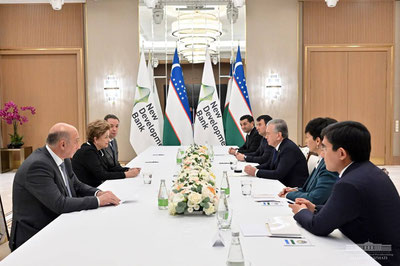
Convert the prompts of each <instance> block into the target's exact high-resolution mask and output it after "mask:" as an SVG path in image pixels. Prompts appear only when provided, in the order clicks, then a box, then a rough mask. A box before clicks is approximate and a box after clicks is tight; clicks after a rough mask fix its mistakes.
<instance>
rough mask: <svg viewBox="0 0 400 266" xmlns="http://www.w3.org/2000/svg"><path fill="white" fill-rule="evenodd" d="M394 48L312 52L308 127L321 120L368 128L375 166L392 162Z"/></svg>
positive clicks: (307, 66)
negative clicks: (349, 122)
mask: <svg viewBox="0 0 400 266" xmlns="http://www.w3.org/2000/svg"><path fill="white" fill-rule="evenodd" d="M392 53H393V51H392V47H390V46H388V47H331V48H328V47H308V48H307V49H306V57H305V69H306V72H305V79H304V100H303V102H304V103H305V104H304V112H303V114H304V116H303V126H305V125H306V124H307V122H308V121H309V120H310V119H312V118H315V117H318V116H330V117H333V118H335V119H337V120H339V121H343V120H354V121H359V122H361V123H363V124H364V125H365V126H366V127H367V128H368V129H369V131H370V133H371V137H372V139H371V144H372V153H371V159H372V161H373V162H374V163H376V164H379V165H382V164H384V163H386V164H390V163H391V162H392V149H391V147H392V143H393V142H392V141H393V139H392V138H393V137H392V134H391V132H392V121H393V116H392V114H393V103H392V99H391V91H392V82H391V80H392V72H393V62H392V59H391V58H392Z"/></svg>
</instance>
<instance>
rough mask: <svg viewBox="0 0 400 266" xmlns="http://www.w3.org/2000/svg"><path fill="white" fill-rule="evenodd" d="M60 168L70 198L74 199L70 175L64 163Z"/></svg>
mask: <svg viewBox="0 0 400 266" xmlns="http://www.w3.org/2000/svg"><path fill="white" fill-rule="evenodd" d="M60 168H61V171H62V172H63V174H64V182H65V187H66V188H67V191H68V196H70V197H72V194H71V189H70V188H69V182H68V175H67V171H66V170H65V164H64V162H62V163H61V164H60Z"/></svg>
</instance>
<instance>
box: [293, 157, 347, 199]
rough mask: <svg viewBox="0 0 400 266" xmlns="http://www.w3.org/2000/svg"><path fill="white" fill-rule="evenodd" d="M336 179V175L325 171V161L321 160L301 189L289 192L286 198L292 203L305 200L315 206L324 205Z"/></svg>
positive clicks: (337, 176)
mask: <svg viewBox="0 0 400 266" xmlns="http://www.w3.org/2000/svg"><path fill="white" fill-rule="evenodd" d="M338 178H339V175H338V173H336V172H330V171H328V170H326V166H325V161H324V159H321V161H320V162H319V164H318V167H317V168H314V170H313V171H312V173H311V175H310V176H309V177H308V179H307V180H306V182H305V183H304V185H303V187H302V188H299V189H298V191H293V192H289V193H288V194H287V195H286V198H288V199H291V200H293V201H294V200H295V199H296V198H305V199H308V200H309V201H311V202H312V203H314V204H317V205H320V204H325V202H326V201H327V200H328V198H329V196H330V195H331V192H332V188H333V185H334V184H335V183H336V181H337V180H338Z"/></svg>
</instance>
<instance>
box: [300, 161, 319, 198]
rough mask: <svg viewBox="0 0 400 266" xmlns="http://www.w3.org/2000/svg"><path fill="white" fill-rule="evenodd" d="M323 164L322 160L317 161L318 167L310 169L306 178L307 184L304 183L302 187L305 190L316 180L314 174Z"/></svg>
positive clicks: (315, 174)
mask: <svg viewBox="0 0 400 266" xmlns="http://www.w3.org/2000/svg"><path fill="white" fill-rule="evenodd" d="M321 160H322V159H321ZM323 164H324V162H323V161H321V162H319V165H318V167H317V168H314V170H313V171H312V173H311V176H310V178H309V179H308V180H307V184H304V188H305V190H306V191H308V187H311V186H312V185H313V184H314V183H315V182H317V178H316V176H317V175H318V173H319V171H320V170H321V168H322V165H323Z"/></svg>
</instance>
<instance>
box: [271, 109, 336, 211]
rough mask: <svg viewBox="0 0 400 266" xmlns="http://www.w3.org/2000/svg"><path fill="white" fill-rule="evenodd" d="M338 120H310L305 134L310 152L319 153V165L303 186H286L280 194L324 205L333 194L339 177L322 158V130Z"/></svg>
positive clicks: (320, 118)
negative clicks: (328, 168) (327, 167)
mask: <svg viewBox="0 0 400 266" xmlns="http://www.w3.org/2000/svg"><path fill="white" fill-rule="evenodd" d="M336 122H337V121H336V120H335V119H332V118H328V117H327V118H322V117H318V118H315V119H313V120H311V121H310V122H308V124H307V126H306V129H305V135H306V144H307V147H308V148H309V149H310V152H312V153H315V154H318V157H319V160H318V163H317V166H316V167H315V168H314V170H313V171H312V173H311V175H310V176H309V177H308V179H307V180H306V182H305V183H304V185H303V187H302V188H291V187H286V188H284V189H283V190H282V191H281V192H280V193H279V194H278V195H279V196H280V197H286V198H287V199H290V200H293V201H294V200H296V198H305V199H308V200H309V201H311V202H312V203H314V204H317V205H322V204H325V202H326V201H327V200H328V198H329V196H330V195H331V192H332V188H333V186H334V185H335V183H336V181H337V180H338V178H339V175H338V173H336V172H330V171H328V170H327V169H326V166H325V160H324V159H323V158H322V153H323V149H322V136H321V132H322V130H323V129H324V128H325V127H327V126H328V125H330V124H333V123H336Z"/></svg>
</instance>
